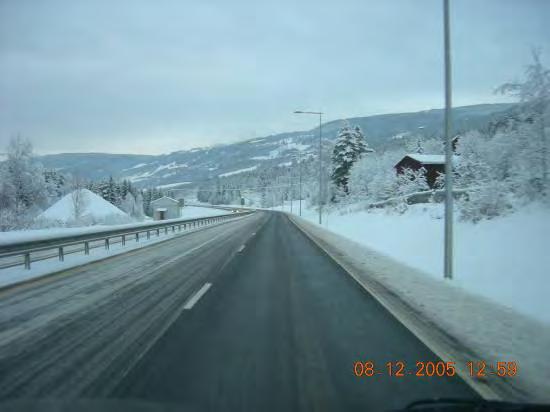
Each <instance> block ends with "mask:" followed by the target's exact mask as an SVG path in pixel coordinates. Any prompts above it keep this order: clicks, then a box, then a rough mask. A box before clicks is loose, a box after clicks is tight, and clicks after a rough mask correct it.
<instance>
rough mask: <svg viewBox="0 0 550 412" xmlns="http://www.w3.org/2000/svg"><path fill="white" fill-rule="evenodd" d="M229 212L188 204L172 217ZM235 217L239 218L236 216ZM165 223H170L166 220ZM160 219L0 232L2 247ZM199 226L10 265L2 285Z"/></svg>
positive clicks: (3, 273) (0, 271) (0, 273)
mask: <svg viewBox="0 0 550 412" xmlns="http://www.w3.org/2000/svg"><path fill="white" fill-rule="evenodd" d="M227 214H230V212H229V211H227V210H221V209H213V208H208V207H195V206H185V207H183V208H182V216H181V218H178V219H172V220H174V221H179V220H181V219H192V218H199V217H210V216H221V215H227ZM235 219H240V217H236V218H235ZM163 222H170V220H165V221H163ZM158 223H159V222H158V221H150V222H142V223H139V224H135V223H134V224H125V225H116V226H93V227H84V228H55V229H40V230H26V231H14V232H0V246H2V245H7V244H12V243H15V242H27V241H32V240H46V239H53V238H57V237H60V236H70V235H78V234H85V233H96V232H101V231H103V230H106V229H125V228H137V227H143V228H145V227H147V226H151V225H156V224H158ZM196 230H202V228H198V229H187V230H186V231H185V232H175V233H172V232H171V231H169V232H168V234H167V235H166V234H164V232H162V231H161V236H160V237H159V238H157V237H156V236H151V238H150V239H149V240H147V239H146V238H145V237H144V236H143V237H141V238H140V241H139V242H133V241H128V242H127V243H126V245H125V246H124V247H123V246H122V245H121V244H120V243H112V244H111V248H110V249H109V250H105V249H104V248H103V247H99V248H90V255H88V256H86V255H84V254H82V253H71V254H66V255H65V261H63V262H60V261H58V260H57V257H55V258H52V259H46V260H42V261H37V262H32V264H31V269H30V270H27V269H25V268H24V267H23V266H22V265H21V266H17V267H11V268H7V269H0V287H2V286H7V285H11V284H14V283H19V282H23V281H25V280H29V279H33V278H36V277H41V276H44V275H47V274H49V273H53V272H57V271H60V270H64V269H70V268H72V267H75V266H79V265H82V264H85V263H90V262H93V261H96V260H100V259H103V258H105V257H108V256H113V255H117V254H120V253H125V252H127V251H129V250H133V249H138V248H141V247H144V246H147V245H150V244H153V243H157V242H161V241H163V240H166V239H169V238H172V237H174V236H180V235H181V233H189V232H192V231H196Z"/></svg>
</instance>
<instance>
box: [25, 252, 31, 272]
mask: <svg viewBox="0 0 550 412" xmlns="http://www.w3.org/2000/svg"><path fill="white" fill-rule="evenodd" d="M30 268H31V254H30V253H29V252H27V253H25V269H30Z"/></svg>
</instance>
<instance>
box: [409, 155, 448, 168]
mask: <svg viewBox="0 0 550 412" xmlns="http://www.w3.org/2000/svg"><path fill="white" fill-rule="evenodd" d="M407 156H408V157H410V158H411V159H414V160H416V161H417V162H420V163H423V164H425V165H435V164H443V163H445V155H428V154H419V153H412V154H408V155H407Z"/></svg>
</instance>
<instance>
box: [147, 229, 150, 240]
mask: <svg viewBox="0 0 550 412" xmlns="http://www.w3.org/2000/svg"><path fill="white" fill-rule="evenodd" d="M149 239H151V232H150V231H149V230H148V231H147V240H149Z"/></svg>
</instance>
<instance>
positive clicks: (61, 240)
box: [0, 211, 253, 269]
mask: <svg viewBox="0 0 550 412" xmlns="http://www.w3.org/2000/svg"><path fill="white" fill-rule="evenodd" d="M250 213H253V212H252V211H247V212H236V213H231V214H227V215H220V216H210V217H201V218H194V219H170V220H169V221H164V222H162V223H158V222H151V223H150V224H141V225H138V226H131V227H125V228H123V229H122V228H116V227H115V228H112V229H106V230H100V231H97V232H95V231H94V232H88V233H82V234H78V235H61V236H58V237H55V238H45V239H37V240H31V241H18V242H13V243H9V244H5V245H0V259H2V258H7V257H14V256H23V262H21V263H18V264H14V265H12V266H19V265H21V264H23V265H24V266H25V269H30V268H31V254H33V253H36V252H42V251H47V250H54V249H57V253H56V255H57V256H58V257H59V260H60V261H64V259H65V254H66V253H77V252H79V251H82V250H84V254H85V255H89V254H90V244H91V243H94V242H102V243H103V245H104V247H105V249H106V250H108V249H109V248H110V246H111V241H114V242H113V243H121V245H122V246H124V245H125V244H126V240H127V238H128V237H133V238H135V240H136V242H139V240H140V235H142V234H143V235H144V236H145V237H146V238H147V239H150V238H151V233H155V234H156V236H157V237H160V234H161V231H163V232H164V234H166V235H167V234H168V232H169V230H170V229H171V232H172V233H175V232H176V231H178V232H181V231H182V229H183V230H186V229H193V228H197V227H201V226H206V225H209V224H212V223H218V222H222V221H226V220H229V219H232V218H235V217H239V216H244V215H248V214H250ZM75 245H84V248H83V249H82V248H79V249H76V250H72V251H70V252H66V249H65V248H67V247H69V246H75ZM93 247H97V246H93ZM54 256H55V255H54ZM51 257H52V255H51V254H50V255H47V256H46V257H42V258H41V259H37V260H42V259H47V258H51Z"/></svg>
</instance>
